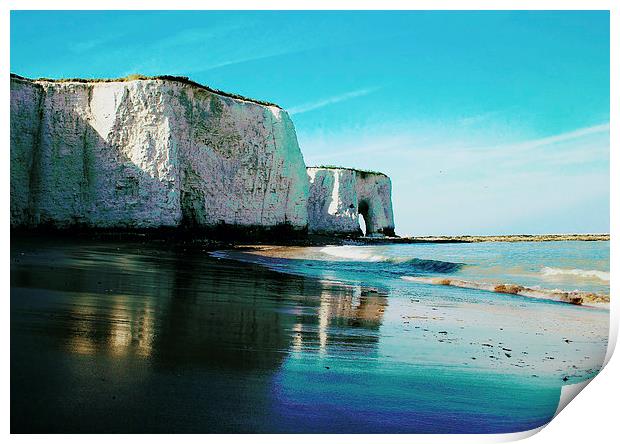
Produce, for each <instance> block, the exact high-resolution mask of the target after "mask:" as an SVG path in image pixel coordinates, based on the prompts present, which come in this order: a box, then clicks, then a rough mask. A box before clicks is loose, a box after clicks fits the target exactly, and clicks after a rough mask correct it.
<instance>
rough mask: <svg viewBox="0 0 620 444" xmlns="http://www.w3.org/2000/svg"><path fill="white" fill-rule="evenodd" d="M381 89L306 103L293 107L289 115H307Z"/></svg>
mask: <svg viewBox="0 0 620 444" xmlns="http://www.w3.org/2000/svg"><path fill="white" fill-rule="evenodd" d="M379 89H380V87H374V88H364V89H358V90H355V91H349V92H347V93H344V94H339V95H336V96H332V97H328V98H327V99H323V100H318V101H316V102H310V103H305V104H302V105H299V106H293V107H291V108H289V109H288V113H289V114H290V115H293V114H301V113H307V112H308V111H314V110H315V109H319V108H323V107H325V106H328V105H333V104H334V103H339V102H344V101H345V100H351V99H355V98H357V97H362V96H367V95H368V94H371V93H373V92H375V91H377V90H379Z"/></svg>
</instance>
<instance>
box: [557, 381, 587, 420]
mask: <svg viewBox="0 0 620 444" xmlns="http://www.w3.org/2000/svg"><path fill="white" fill-rule="evenodd" d="M592 379H594V378H591V379H586V380H585V381H582V382H578V383H577V384H568V385H565V386H563V387H562V391H561V392H560V400H559V401H558V408H557V409H556V411H555V414H554V415H553V418H555V417H556V416H558V415H559V414H560V412H561V411H562V410H564V407H566V406H567V405H568V404H569V403H570V402H571V401H572V400H573V399H575V396H577V395H578V394H579V393H580V392H581V391H582V390H583V389H584V388H585V387H586V385H588V384H589V383H590V382H591V381H592ZM552 420H553V419H552Z"/></svg>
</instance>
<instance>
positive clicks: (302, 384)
mask: <svg viewBox="0 0 620 444" xmlns="http://www.w3.org/2000/svg"><path fill="white" fill-rule="evenodd" d="M549 270H552V271H549ZM558 270H559V271H558ZM608 273H609V245H608V243H607V242H555V243H540V244H538V243H518V244H507V243H506V244H500V243H497V244H490V243H489V244H486V243H485V244H413V245H383V246H372V247H369V246H338V247H320V248H315V247H308V248H301V247H274V248H269V249H266V250H263V251H256V250H252V251H251V250H248V251H239V250H234V251H232V250H228V251H216V252H211V251H208V250H207V249H206V248H205V247H204V246H203V245H202V244H201V243H200V242H194V243H191V244H188V243H174V242H153V241H150V242H120V241H118V242H116V241H106V242H102V241H85V240H67V239H34V240H33V239H13V240H12V243H11V429H12V431H13V432H24V431H30V432H41V431H64V432H105V431H107V432H205V433H207V432H274V433H278V432H290V433H295V432H316V433H319V432H332V433H344V432H349V433H356V432H367V433H372V432H393V433H405V432H409V433H496V432H515V431H522V430H528V429H532V428H535V427H538V426H540V425H542V424H545V423H546V422H548V421H549V420H550V418H551V417H552V416H553V414H554V412H555V410H556V408H557V403H558V400H559V396H560V391H561V388H562V386H564V385H567V384H572V383H575V382H579V381H583V380H585V379H588V378H591V377H593V376H595V375H596V373H597V372H598V370H599V369H600V366H601V364H602V362H603V359H604V355H605V352H606V347H607V339H608V338H607V335H608V328H609V313H608V310H607V309H606V307H605V305H604V304H602V305H601V304H599V305H596V304H593V306H592V307H584V306H575V305H571V304H567V303H562V302H556V301H553V300H549V299H544V298H543V299H541V298H535V297H531V296H521V295H515V294H504V293H497V292H494V291H487V290H485V289H480V288H461V287H454V286H447V285H435V284H433V283H430V284H429V283H426V282H424V281H416V280H415V279H417V278H429V279H431V278H432V279H435V278H441V279H445V278H450V279H458V280H463V281H466V282H477V283H486V284H489V283H492V284H494V285H495V284H514V285H520V286H527V287H528V288H529V287H531V288H534V287H536V288H537V289H544V290H554V289H561V290H567V291H573V290H579V291H587V292H592V293H596V294H607V295H608V294H609V281H608V279H609V277H608V276H609V275H608ZM410 278H413V279H414V280H410ZM489 285H490V284H489ZM484 288H487V287H484ZM489 288H494V287H489ZM543 294H544V292H543Z"/></svg>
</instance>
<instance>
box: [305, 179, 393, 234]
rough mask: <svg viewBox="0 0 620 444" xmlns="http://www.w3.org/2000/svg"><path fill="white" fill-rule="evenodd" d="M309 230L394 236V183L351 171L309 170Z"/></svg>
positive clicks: (327, 232) (328, 232)
mask: <svg viewBox="0 0 620 444" xmlns="http://www.w3.org/2000/svg"><path fill="white" fill-rule="evenodd" d="M308 176H309V178H310V196H309V198H308V229H309V230H310V232H314V233H326V234H334V233H341V234H342V233H347V234H353V235H356V234H359V233H361V228H360V224H359V221H358V220H359V217H358V216H359V215H360V214H361V215H362V216H363V217H364V221H365V223H366V235H367V236H368V235H381V234H383V235H386V236H393V235H394V215H393V211H392V183H391V181H390V178H389V177H387V176H386V175H384V174H381V173H370V172H366V171H359V170H354V169H350V168H314V167H312V168H308Z"/></svg>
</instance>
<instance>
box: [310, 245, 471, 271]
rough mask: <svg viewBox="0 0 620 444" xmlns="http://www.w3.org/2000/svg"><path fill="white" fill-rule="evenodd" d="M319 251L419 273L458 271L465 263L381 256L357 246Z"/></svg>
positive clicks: (326, 248)
mask: <svg viewBox="0 0 620 444" xmlns="http://www.w3.org/2000/svg"><path fill="white" fill-rule="evenodd" d="M321 253H325V254H327V255H329V256H333V257H338V258H340V259H347V260H350V261H355V262H379V263H386V264H392V265H400V266H405V267H408V268H411V269H412V270H413V271H417V272H421V273H452V272H455V271H458V270H459V269H460V268H461V267H463V265H465V264H461V263H458V262H446V261H438V260H433V259H419V258H411V257H389V256H383V255H380V254H373V253H369V252H368V251H364V250H361V249H359V247H325V248H322V249H321Z"/></svg>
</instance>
